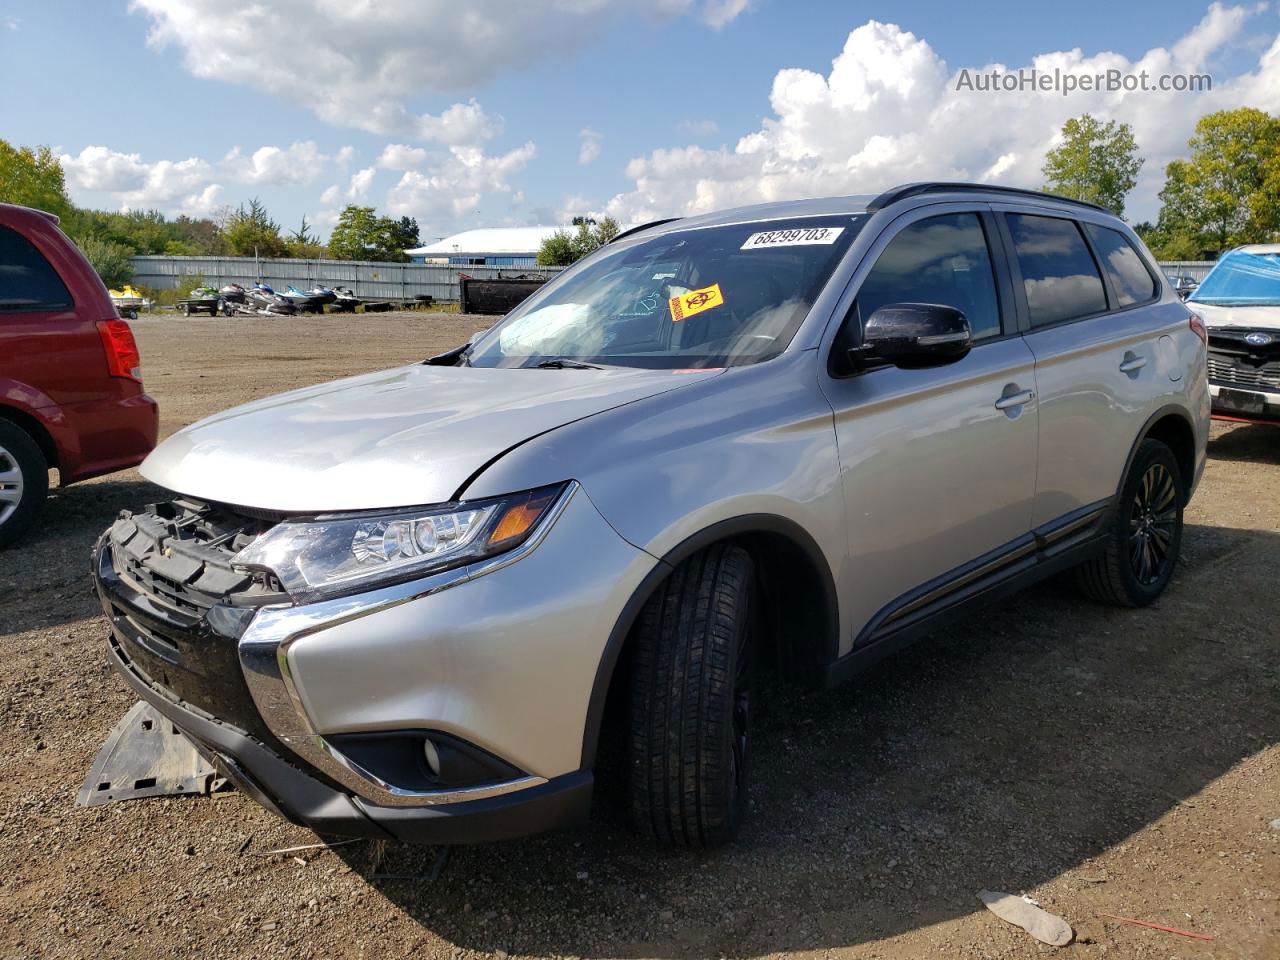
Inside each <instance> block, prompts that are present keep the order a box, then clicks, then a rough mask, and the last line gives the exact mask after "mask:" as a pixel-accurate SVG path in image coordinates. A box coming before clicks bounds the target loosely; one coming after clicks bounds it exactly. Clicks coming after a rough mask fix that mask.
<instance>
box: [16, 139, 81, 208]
mask: <svg viewBox="0 0 1280 960" xmlns="http://www.w3.org/2000/svg"><path fill="white" fill-rule="evenodd" d="M0 203H16V204H19V205H20V206H24V207H34V208H35V209H37V210H44V211H45V212H47V213H52V214H54V215H55V216H58V217H62V216H65V215H66V214H68V213H69V212H70V211H71V209H72V208H71V201H70V200H69V199H68V198H67V182H66V177H65V176H64V175H63V172H62V164H61V163H59V162H58V158H57V157H55V156H54V155H53V151H52V150H50V149H49V148H48V147H35V148H34V149H33V148H31V147H15V146H13V144H11V143H9V142H8V141H7V140H0Z"/></svg>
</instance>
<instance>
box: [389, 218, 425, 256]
mask: <svg viewBox="0 0 1280 960" xmlns="http://www.w3.org/2000/svg"><path fill="white" fill-rule="evenodd" d="M391 235H392V240H393V242H394V243H395V249H397V250H399V251H400V252H401V253H404V251H406V250H413V249H415V248H417V247H420V246H422V239H421V237H420V236H419V235H418V221H417V220H416V219H414V218H413V217H401V218H400V219H399V220H396V221H395V222H394V223H393V224H392V229H391ZM406 259H408V258H407V257H406Z"/></svg>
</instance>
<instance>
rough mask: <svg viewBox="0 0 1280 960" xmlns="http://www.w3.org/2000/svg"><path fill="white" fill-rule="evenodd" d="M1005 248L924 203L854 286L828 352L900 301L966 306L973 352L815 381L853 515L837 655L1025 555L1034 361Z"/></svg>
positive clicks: (969, 218)
mask: <svg viewBox="0 0 1280 960" xmlns="http://www.w3.org/2000/svg"><path fill="white" fill-rule="evenodd" d="M941 210H945V211H946V212H939V211H941ZM1002 251H1003V248H1002V247H1001V245H1000V240H999V235H998V234H997V232H996V230H995V224H994V221H993V220H992V219H991V215H990V213H989V212H988V211H987V210H985V209H984V208H977V207H965V206H963V205H956V204H946V205H933V206H930V207H926V208H923V209H921V210H917V211H912V212H911V213H908V214H904V215H903V216H902V217H901V218H899V219H898V220H897V221H895V222H894V223H893V224H892V225H891V226H890V227H889V228H888V229H887V230H886V231H885V235H884V236H882V237H880V238H879V239H878V241H877V244H876V246H875V247H873V248H872V253H871V255H870V256H869V257H868V262H870V263H871V266H870V267H869V268H868V267H867V266H866V264H865V263H864V265H863V267H862V268H861V269H860V270H859V274H860V275H861V279H860V280H859V278H858V275H855V282H854V284H851V287H852V288H853V289H854V291H855V292H854V296H855V297H856V299H855V300H854V302H853V304H852V306H851V308H850V309H849V311H848V314H847V316H846V319H845V325H844V327H843V328H842V329H841V331H840V333H839V334H838V335H837V337H836V340H835V344H834V347H833V349H834V350H835V351H840V350H842V349H843V347H844V346H847V345H849V344H854V343H860V342H861V325H862V323H863V322H864V320H865V318H866V317H868V316H870V314H871V312H873V311H874V310H875V309H876V308H877V307H879V306H884V305H887V304H891V303H905V302H917V303H940V304H945V305H946V306H951V307H955V308H957V309H959V310H961V311H962V312H963V313H964V314H965V316H966V318H967V319H968V320H969V325H970V329H971V332H972V336H973V348H972V350H971V351H970V352H969V354H968V355H967V356H965V357H963V358H962V359H960V360H958V361H955V362H952V363H949V364H947V365H945V366H939V367H933V368H930V369H923V370H915V369H899V368H897V367H893V366H889V365H885V364H880V365H874V364H873V365H872V366H871V367H869V368H867V369H864V370H862V371H861V372H858V373H852V372H851V373H849V374H848V375H845V376H840V375H838V370H839V366H838V364H836V365H833V367H832V368H830V369H829V370H828V372H827V375H826V376H824V377H823V381H822V387H823V391H824V392H825V393H826V395H827V398H828V399H829V401H830V402H831V406H832V408H833V410H834V411H835V430H836V439H837V445H838V448H839V453H840V470H841V474H842V477H841V480H842V483H843V488H844V497H845V507H846V509H845V515H846V517H847V518H848V531H847V534H848V555H847V563H846V564H845V567H844V570H843V571H842V573H843V578H842V579H843V580H844V582H843V584H842V592H843V594H844V596H843V598H842V599H843V600H844V603H845V604H846V606H847V608H848V609H849V611H850V614H851V621H849V622H851V624H852V635H851V636H849V637H845V638H843V640H844V645H843V647H842V651H841V652H847V651H848V650H849V649H850V648H851V647H852V646H854V645H855V643H856V644H857V645H862V644H868V643H871V642H874V641H875V640H877V639H880V638H882V637H883V636H886V635H888V633H890V632H892V631H893V630H896V629H898V628H900V627H902V626H905V625H908V624H909V623H911V622H914V621H915V620H918V619H919V618H921V617H923V616H926V615H928V614H929V613H930V612H933V611H934V610H936V609H939V605H945V604H946V603H947V602H949V601H950V600H953V599H955V598H956V597H958V596H960V595H962V593H963V590H964V588H965V585H966V583H968V584H972V583H973V581H974V579H975V577H974V575H973V574H974V571H975V570H989V569H991V566H992V564H993V563H997V562H998V563H1004V562H1006V559H1007V560H1008V562H1017V561H1018V559H1019V558H1020V557H1024V558H1025V557H1029V555H1030V551H1029V550H1027V549H1026V545H1027V542H1028V541H1030V540H1031V537H1030V530H1031V508H1032V499H1033V497H1034V494H1035V481H1036V455H1037V453H1036V442H1037V408H1036V403H1035V397H1034V393H1033V392H1032V391H1033V390H1034V387H1035V376H1034V357H1033V356H1032V354H1031V351H1030V350H1029V349H1028V348H1027V346H1026V344H1025V343H1024V342H1023V339H1022V336H1021V335H1020V334H1019V333H1018V331H1017V330H1016V321H1015V318H1014V311H1013V309H1012V296H1011V288H1010V286H1009V282H1008V275H1007V267H1006V265H1005V263H1004V262H1003V260H1002V259H1001V258H1002V257H1003V252H1002ZM836 359H839V358H838V357H837V358H836ZM1028 394H1030V396H1027V395H1028ZM1011 399H1015V400H1016V399H1021V401H1022V402H1019V403H1010V402H1009V401H1010V400H1011Z"/></svg>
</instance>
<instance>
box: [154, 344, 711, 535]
mask: <svg viewBox="0 0 1280 960" xmlns="http://www.w3.org/2000/svg"><path fill="white" fill-rule="evenodd" d="M715 375H716V371H707V372H696V373H689V372H686V371H679V372H676V371H671V370H639V369H634V368H610V369H603V370H577V369H566V370H536V369H535V370H529V369H496V368H476V367H434V366H425V365H420V364H418V365H414V366H410V367H401V368H398V369H394V370H386V371H382V372H379V373H371V374H366V375H364V376H360V377H353V378H351V379H348V380H339V381H337V382H334V383H326V384H321V385H319V386H314V387H306V388H304V389H302V390H294V391H291V392H289V393H283V394H280V395H278V396H274V397H268V398H266V399H265V400H258V401H256V402H254V403H248V404H245V405H244V406H240V407H234V408H232V409H230V410H227V411H226V412H224V413H219V414H217V415H215V416H212V417H209V418H207V419H205V420H201V421H200V422H198V423H194V424H192V425H191V426H189V427H187V428H185V429H184V430H181V431H179V432H178V433H176V434H174V435H173V436H172V437H170V438H169V439H168V440H166V441H164V442H163V443H162V444H160V446H159V447H157V448H156V449H155V451H154V452H153V453H152V454H151V456H149V457H147V459H146V460H145V461H144V462H143V464H142V467H141V471H142V475H143V476H144V477H146V478H147V479H148V480H150V481H152V482H153V483H157V484H159V485H160V486H162V487H167V488H168V489H170V490H174V491H176V492H178V493H183V494H187V495H189V496H193V497H199V498H201V499H207V500H215V501H219V502H222V503H230V504H236V505H239V506H246V507H257V508H259V509H262V510H280V511H287V512H294V511H297V512H326V511H341V510H366V509H375V508H384V507H407V506H417V505H420V504H428V503H443V502H446V501H448V500H450V499H452V498H453V497H454V496H456V495H458V494H460V493H461V488H462V487H463V485H464V484H465V483H467V481H468V479H469V478H470V477H471V476H472V475H473V474H474V473H476V471H478V470H479V469H480V468H482V467H484V466H486V465H487V464H488V463H489V462H490V461H492V460H494V459H496V458H497V457H498V456H499V455H501V454H502V453H504V452H505V451H507V450H509V449H510V448H511V447H513V446H516V445H518V444H520V443H522V442H524V441H525V440H528V439H530V438H531V437H535V436H537V435H538V434H540V433H545V432H547V431H548V430H553V429H555V428H556V427H560V426H563V425H565V424H567V423H572V422H573V421H575V420H581V419H582V418H583V417H589V416H592V415H594V414H597V413H601V412H603V411H605V410H609V409H611V408H613V407H617V406H620V405H621V404H624V403H631V402H632V401H635V400H642V399H644V398H645V397H651V396H655V395H657V394H660V393H666V392H667V391H668V390H674V389H677V388H678V387H681V386H684V385H686V384H689V383H691V382H693V381H697V380H702V379H705V378H707V377H712V376H715ZM564 479H566V480H569V479H572V478H571V477H565V478H564Z"/></svg>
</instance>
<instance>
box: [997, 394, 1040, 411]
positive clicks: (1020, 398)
mask: <svg viewBox="0 0 1280 960" xmlns="http://www.w3.org/2000/svg"><path fill="white" fill-rule="evenodd" d="M1035 398H1036V392H1035V391H1034V390H1023V391H1022V392H1021V393H1011V394H1009V395H1008V396H1004V397H1001V398H1000V399H999V400H997V401H996V409H997V410H1008V409H1009V408H1010V407H1021V406H1022V405H1023V404H1027V403H1030V402H1031V401H1032V400H1034V399H1035Z"/></svg>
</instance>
